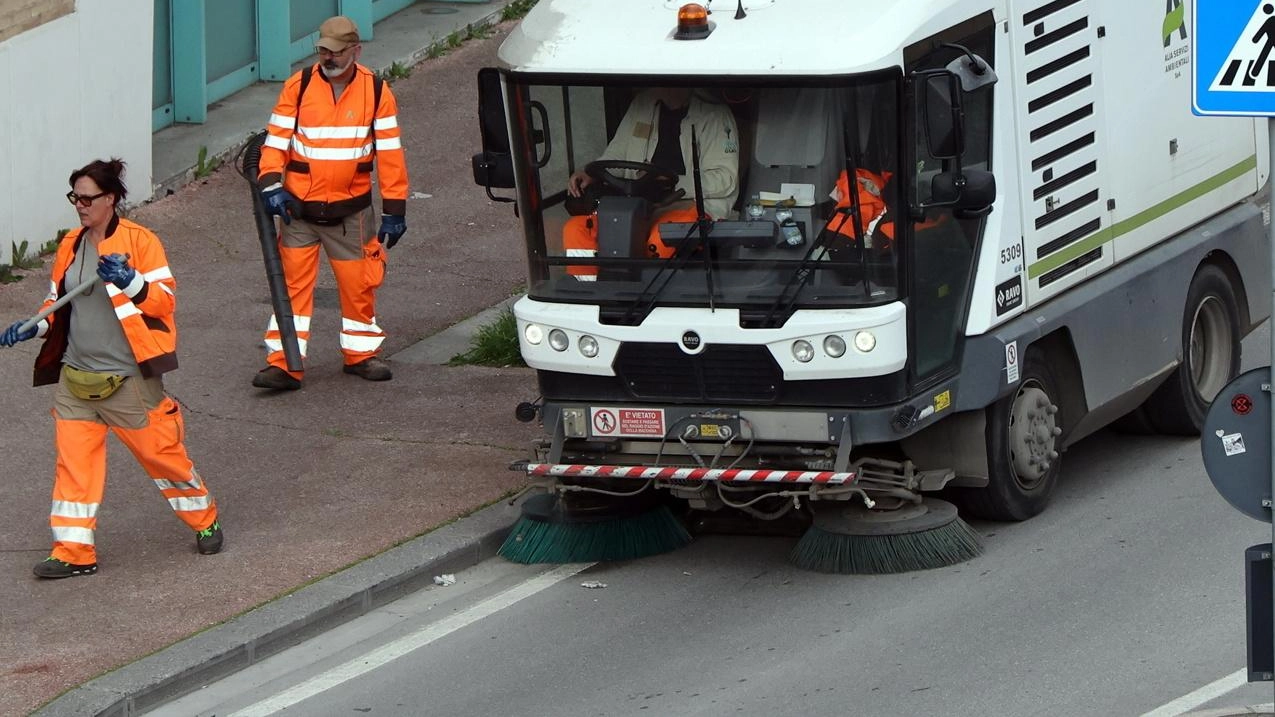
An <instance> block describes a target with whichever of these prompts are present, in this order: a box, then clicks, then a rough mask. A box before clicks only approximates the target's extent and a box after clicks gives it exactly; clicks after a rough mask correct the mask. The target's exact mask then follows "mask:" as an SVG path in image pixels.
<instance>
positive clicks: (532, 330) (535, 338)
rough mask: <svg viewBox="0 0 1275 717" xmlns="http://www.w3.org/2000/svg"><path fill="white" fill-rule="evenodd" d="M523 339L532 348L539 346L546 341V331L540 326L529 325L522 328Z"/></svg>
mask: <svg viewBox="0 0 1275 717" xmlns="http://www.w3.org/2000/svg"><path fill="white" fill-rule="evenodd" d="M522 337H523V338H524V339H526V340H527V343H529V344H531V345H532V346H539V345H540V342H541V341H544V340H545V330H544V329H542V328H540V325H539V324H527V325H526V326H524V327H522Z"/></svg>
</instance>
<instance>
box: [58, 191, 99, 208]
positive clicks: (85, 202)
mask: <svg viewBox="0 0 1275 717" xmlns="http://www.w3.org/2000/svg"><path fill="white" fill-rule="evenodd" d="M108 194H110V192H98V193H97V194H76V193H75V192H67V193H66V201H68V202H70V203H72V204H78V205H80V206H81V207H88V206H89V205H91V204H93V200H94V199H100V198H102V197H105V196H106V195H108Z"/></svg>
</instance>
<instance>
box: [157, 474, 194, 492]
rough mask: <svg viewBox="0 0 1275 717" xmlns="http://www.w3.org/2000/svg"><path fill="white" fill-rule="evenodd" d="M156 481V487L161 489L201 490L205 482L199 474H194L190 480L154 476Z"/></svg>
mask: <svg viewBox="0 0 1275 717" xmlns="http://www.w3.org/2000/svg"><path fill="white" fill-rule="evenodd" d="M151 480H153V481H155V487H156V488H159V489H160V490H199V489H200V488H202V487H203V484H202V483H200V482H199V476H193V477H192V478H191V479H190V480H188V481H174V480H164V479H163V478H152V479H151Z"/></svg>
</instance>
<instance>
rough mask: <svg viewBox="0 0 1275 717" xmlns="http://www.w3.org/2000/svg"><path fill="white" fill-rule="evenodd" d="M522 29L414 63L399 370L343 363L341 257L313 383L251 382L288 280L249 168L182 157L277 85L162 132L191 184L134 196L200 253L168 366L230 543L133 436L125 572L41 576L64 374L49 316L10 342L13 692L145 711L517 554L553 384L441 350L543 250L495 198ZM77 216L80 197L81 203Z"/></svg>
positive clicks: (7, 644) (390, 56) (30, 302)
mask: <svg viewBox="0 0 1275 717" xmlns="http://www.w3.org/2000/svg"><path fill="white" fill-rule="evenodd" d="M506 4H507V3H506V2H503V1H499V0H492V1H491V2H487V3H446V2H422V3H417V4H415V5H413V6H411V7H410V8H408V9H407V10H405V11H403V12H401V13H398V14H397V15H395V16H394V17H392V18H389V19H387V20H386V21H385V22H383V23H381V24H378V26H377V28H376V36H377V39H376V41H375V42H373V43H369V44H367V45H366V46H365V52H364V56H363V60H364V64H367V65H369V66H370V67H373V68H375V69H380V68H384V67H388V66H389V65H390V64H391V63H392V62H395V61H397V62H400V63H403V64H406V65H411V64H414V62H415V61H416V60H418V59H420V58H423V57H426V56H427V55H429V54H431V53H430V52H429V46H430V44H431V43H433V42H435V41H439V40H445V39H446V38H447V37H448V36H449V35H451V34H452V33H453V32H455V31H458V30H459V31H462V32H463V30H464V28H465V27H466V26H468V25H469V24H470V23H483V22H488V21H491V20H493V19H498V18H499V16H500V12H501V10H503V8H504V7H505V5H506ZM508 29H509V27H508V25H507V24H506V25H502V26H499V27H498V28H497V29H496V35H495V36H494V37H492V38H491V39H490V40H480V41H471V42H467V43H465V44H464V45H462V46H461V47H460V48H458V49H454V50H452V51H450V52H448V53H447V54H445V55H443V56H441V57H436V58H433V59H429V60H426V61H424V62H423V63H422V64H420V65H418V66H417V67H415V69H414V70H413V72H412V74H411V76H410V77H408V78H405V79H400V80H396V81H394V82H393V89H394V92H395V94H396V96H397V97H398V100H399V106H400V112H399V119H400V122H401V124H402V126H403V135H404V140H405V145H406V146H407V155H408V166H409V171H410V173H411V179H412V189H413V192H414V193H413V195H412V198H411V199H410V200H409V202H408V232H407V235H406V236H405V237H404V238H403V240H402V241H401V242H400V243H399V244H398V245H397V246H396V247H395V248H394V250H393V251H392V252H391V253H390V267H389V275H388V278H387V281H386V286H385V287H384V288H383V289H382V291H381V295H380V301H379V304H380V305H379V306H378V319H379V322H380V323H381V325H382V326H384V327H385V329H386V331H387V333H388V334H389V338H388V340H387V343H386V353H387V355H389V356H390V359H391V362H392V364H393V365H394V368H395V376H394V380H393V381H391V382H389V383H370V382H366V381H362V380H360V379H358V378H356V377H353V376H349V375H346V374H343V373H342V372H341V357H340V353H339V351H338V348H337V332H338V329H339V324H340V321H339V314H338V310H337V298H336V292H335V286H334V284H333V282H332V278H331V274H330V272H329V271H328V270H327V269H324V271H323V273H322V275H321V277H320V280H319V288H318V295H317V300H316V310H315V317H314V336H313V338H312V341H311V344H310V361H309V364H308V371H307V375H306V385H305V387H304V388H303V389H302V390H300V391H297V392H294V393H285V394H278V395H270V394H267V393H265V392H262V391H259V390H257V389H254V388H252V387H251V386H250V384H249V381H250V380H251V378H252V376H253V374H254V373H255V372H256V371H257V370H258V369H259V368H260V367H261V366H262V365H264V353H263V351H262V348H261V331H262V329H263V328H264V326H265V323H266V319H267V318H268V317H269V314H270V304H269V295H268V291H267V288H266V282H265V273H264V270H263V268H262V262H261V251H260V246H259V244H258V240H257V236H256V230H255V224H254V222H253V219H252V216H251V206H250V195H249V190H248V186H247V184H246V183H245V182H244V180H243V179H242V178H241V177H240V176H239V175H238V174H237V173H236V172H235V171H233V169H231V168H230V167H224V168H222V169H220V170H218V171H216V172H214V173H213V174H211V175H210V176H207V177H203V178H200V179H198V180H196V181H193V182H189V183H183V181H182V177H183V176H184V177H187V178H190V177H191V176H192V175H193V168H192V167H191V166H190V165H191V164H193V162H194V160H195V157H196V156H197V155H198V149H199V147H200V146H204V147H208V149H209V153H210V154H211V155H213V156H217V157H230V156H233V154H234V153H235V151H236V150H237V149H238V145H239V144H240V143H241V142H242V141H243V140H244V139H245V138H247V137H248V136H249V135H251V134H252V133H253V132H255V131H257V130H259V129H260V128H261V127H262V126H263V125H264V122H265V119H266V117H267V116H268V115H269V111H270V108H271V107H272V105H273V103H274V99H275V95H276V93H277V91H278V85H277V84H276V85H266V86H260V87H254V88H251V89H249V90H246V91H245V92H242V93H240V94H238V95H236V96H234V97H232V98H229V99H228V100H226V101H225V102H223V103H221V104H220V106H219V107H218V108H217V109H216V110H214V111H213V112H212V113H211V121H210V122H209V123H208V124H207V125H203V126H198V127H194V126H189V127H188V126H183V127H176V128H172V129H169V130H165V131H163V132H161V133H159V134H157V135H156V137H155V146H156V157H155V166H156V168H157V170H156V179H157V182H159V183H162V184H164V185H165V186H166V187H168V188H171V189H173V190H174V193H173V194H172V195H171V196H164V197H162V198H160V199H158V200H157V201H154V202H152V203H149V204H146V205H144V206H142V207H139V208H137V209H135V210H134V211H132V212H131V216H132V218H133V219H135V220H137V221H140V222H141V223H142V224H144V225H146V226H148V227H150V228H152V229H153V230H155V232H156V233H157V234H159V236H160V237H161V238H162V239H163V240H164V242H165V245H166V247H167V250H168V254H169V260H170V265H171V266H172V268H173V272H174V274H175V275H176V277H177V281H178V299H179V301H178V306H179V309H178V326H179V330H180V332H181V337H180V342H179V347H178V348H179V356H180V361H181V368H180V369H179V370H178V371H176V372H174V373H173V374H170V377H169V378H167V379H166V386H167V388H168V390H169V392H170V393H171V394H173V395H174V396H175V397H176V398H177V399H178V400H179V401H180V402H181V403H182V405H183V406H184V407H185V412H186V427H187V442H188V446H189V448H190V450H191V453H192V456H193V458H194V460H195V462H196V464H197V465H198V466H199V469H200V472H201V473H202V475H203V476H204V477H205V479H206V480H207V482H208V484H209V486H210V488H211V490H212V492H213V495H214V496H215V497H216V499H217V501H218V504H219V505H220V507H221V511H222V522H223V525H224V526H225V529H226V548H225V550H224V551H223V552H222V553H221V554H219V555H215V556H201V555H198V554H197V553H196V552H195V547H194V536H193V535H192V534H191V533H190V531H188V530H187V529H186V528H185V526H184V525H182V524H181V523H180V521H178V520H177V519H176V518H174V517H173V516H172V515H171V512H170V511H169V509H168V506H167V504H166V503H165V502H164V501H163V500H162V499H161V497H160V496H159V494H158V492H157V491H155V490H154V488H153V487H151V484H150V481H149V480H148V479H147V478H146V476H145V475H144V473H143V472H142V471H141V469H140V468H139V467H138V466H137V465H136V463H135V462H134V461H133V460H132V458H131V457H130V456H129V455H128V454H127V451H125V450H123V449H122V447H121V446H120V445H119V444H118V443H117V442H114V441H112V445H111V449H110V452H109V461H110V477H109V480H108V490H107V495H106V499H105V501H104V502H103V506H102V509H101V513H100V515H99V530H98V536H97V540H98V548H99V561H100V566H101V568H100V571H99V572H98V574H97V575H94V576H91V577H82V578H72V579H68V580H60V581H39V580H36V579H35V578H33V577H32V576H31V572H30V571H31V566H32V565H33V564H35V563H36V562H37V561H39V560H40V559H42V558H43V557H44V556H45V555H47V553H48V549H49V531H48V525H47V520H48V519H47V512H48V506H49V490H50V486H51V476H52V472H53V464H54V454H53V447H52V443H53V426H52V420H51V418H50V417H49V406H50V401H51V391H50V390H49V389H47V388H42V389H32V388H31V385H30V376H31V365H32V361H33V359H34V357H35V354H36V352H37V350H38V345H37V344H38V342H37V341H31V342H27V343H24V344H19V345H18V346H16V347H14V348H12V349H7V350H0V373H2V375H4V376H7V377H8V378H7V379H6V381H5V385H4V389H5V391H4V395H5V401H4V403H3V405H0V419H2V420H3V425H4V426H5V432H4V439H3V443H2V444H0V445H3V446H4V448H5V450H4V452H3V454H4V456H5V459H4V468H3V471H4V474H5V476H6V480H5V483H4V485H5V487H4V494H3V496H4V500H3V501H0V575H3V576H4V577H3V578H0V604H2V605H4V609H3V610H2V611H0V714H3V715H17V714H27V713H29V712H31V711H32V710H35V709H36V708H37V707H39V706H40V705H42V704H45V703H47V702H49V701H50V700H54V698H55V697H56V698H57V699H56V700H54V701H53V702H51V703H49V704H47V705H46V707H45V708H44V709H42V710H41V711H40V714H49V715H71V714H76V715H79V714H84V715H90V714H92V715H96V714H112V715H125V714H136V713H137V712H138V711H141V710H143V709H145V708H146V707H147V706H148V705H154V704H157V703H161V702H162V701H164V700H166V699H168V698H170V697H172V696H174V695H176V694H179V693H181V692H184V691H188V690H190V689H196V688H198V686H199V685H201V684H205V683H206V682H207V681H208V680H209V679H213V678H215V677H216V676H218V675H220V674H224V673H226V672H228V671H231V670H234V669H237V668H239V667H242V666H244V665H246V664H247V663H249V662H251V661H253V660H256V659H260V658H262V657H264V656H265V655H268V654H269V653H271V652H272V651H274V650H277V649H279V648H281V647H282V646H284V645H286V644H290V643H294V642H296V641H297V640H299V639H300V638H301V637H302V636H304V635H306V634H308V633H313V632H315V631H318V630H322V629H324V628H325V627H327V626H330V625H331V624H333V623H334V622H336V621H341V620H344V619H346V618H348V617H350V616H353V615H357V614H360V613H362V612H365V611H367V610H369V609H372V608H374V607H375V606H377V605H379V604H382V603H384V602H386V601H388V600H391V599H393V598H395V597H398V596H400V595H402V594H403V593H404V592H406V591H409V590H412V589H414V588H416V587H418V586H421V585H425V584H428V583H430V582H431V581H432V577H433V575H436V574H439V573H442V572H455V571H457V570H459V569H461V568H463V567H466V566H469V565H472V564H474V563H476V562H477V561H479V560H480V559H483V558H485V557H489V556H490V555H492V554H493V552H494V549H495V547H496V546H498V545H499V541H500V540H501V539H502V537H503V532H504V531H505V530H507V528H508V526H509V525H510V524H511V523H512V522H513V520H514V518H515V517H516V509H515V508H511V507H509V506H508V505H507V504H506V502H505V501H504V500H502V498H505V497H507V496H509V495H511V494H512V493H513V492H514V491H516V490H517V489H518V488H520V487H522V484H523V483H524V479H523V478H522V477H521V476H519V475H518V474H516V473H513V472H510V471H508V470H507V466H508V464H509V463H510V462H512V461H514V460H516V459H519V458H524V457H526V452H527V446H528V445H529V442H530V440H531V439H532V437H533V434H534V433H535V429H534V428H533V427H531V426H527V425H525V424H521V423H518V422H517V421H515V419H514V417H513V408H514V406H515V405H516V404H517V403H518V402H519V401H523V400H529V399H532V398H534V397H535V395H536V388H535V381H534V376H533V375H532V373H531V372H530V371H528V370H527V369H520V368H515V369H498V368H484V367H472V366H471V367H448V366H444V365H442V364H443V363H444V362H445V361H446V360H447V359H448V358H450V357H451V356H453V355H455V354H456V353H459V352H461V351H463V350H465V348H467V347H468V338H467V337H468V332H467V331H466V329H465V327H466V326H472V325H475V324H479V323H482V319H474V318H473V317H474V316H475V315H476V314H480V313H481V312H482V311H484V310H486V309H489V308H490V307H495V306H497V305H498V304H500V303H501V302H504V301H506V300H508V298H509V296H510V295H511V293H512V292H514V291H515V290H516V289H517V287H518V286H519V284H520V283H521V282H522V281H523V280H524V278H525V275H526V271H525V267H524V265H523V252H522V251H521V249H520V248H518V247H520V246H521V239H520V238H519V230H518V225H517V221H516V219H515V218H514V216H513V213H512V211H511V209H510V208H509V205H507V204H504V205H497V204H494V203H492V202H489V201H488V200H487V198H486V196H485V194H484V193H483V191H482V190H481V189H480V188H478V187H476V186H474V185H473V183H472V180H471V178H470V177H471V174H470V167H469V156H470V154H471V153H472V152H476V151H477V150H478V149H479V137H478V129H477V123H476V118H477V98H476V92H475V84H476V80H475V76H476V71H477V69H478V68H479V67H482V66H485V65H490V64H492V63H493V62H494V52H495V50H496V48H497V47H498V45H499V40H500V38H501V37H502V36H503V35H504V34H506V33H507V32H508ZM88 159H91V158H87V157H86V158H85V160H86V161H87V160H88ZM125 159H126V160H127V158H125ZM126 180H127V177H126ZM48 191H51V192H54V191H55V192H58V193H61V192H64V191H65V189H64V188H61V187H49V188H48ZM64 220H65V221H66V223H67V226H71V225H72V223H73V222H74V221H75V217H74V215H73V214H72V213H71V211H70V208H69V207H68V210H67V215H66V217H64ZM23 273H25V274H26V278H25V280H23V281H19V282H16V283H13V284H6V285H0V316H3V317H8V318H7V319H5V320H14V319H17V318H22V317H26V316H29V315H31V314H32V313H33V312H34V311H35V309H36V308H37V307H38V306H39V302H40V299H41V298H42V297H43V295H44V293H45V291H46V286H47V269H42V270H35V271H30V272H23ZM466 320H469V323H468V324H466V323H464V322H465V321H466ZM485 506H490V507H487V508H486V509H484V507H485ZM467 515H468V516H470V517H468V518H462V519H461V520H459V521H458V520H457V519H458V518H460V517H462V516H467ZM442 526H445V527H442ZM440 527H441V528H440ZM351 566H352V567H351ZM192 635H193V636H194V637H193V638H192V637H191V636H192ZM185 638H190V639H185ZM175 643H176V644H175ZM68 690H69V691H68ZM64 692H65V694H62V696H61V697H58V695H59V694H61V693H64Z"/></svg>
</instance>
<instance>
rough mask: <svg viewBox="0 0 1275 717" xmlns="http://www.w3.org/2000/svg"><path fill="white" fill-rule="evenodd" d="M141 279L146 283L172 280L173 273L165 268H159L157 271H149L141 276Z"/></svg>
mask: <svg viewBox="0 0 1275 717" xmlns="http://www.w3.org/2000/svg"><path fill="white" fill-rule="evenodd" d="M142 278H143V279H145V280H147V281H160V280H161V279H171V278H173V272H172V270H170V269H169V268H168V267H167V266H161V267H159V268H158V269H151V270H150V271H148V272H146V273H145V274H142Z"/></svg>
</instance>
